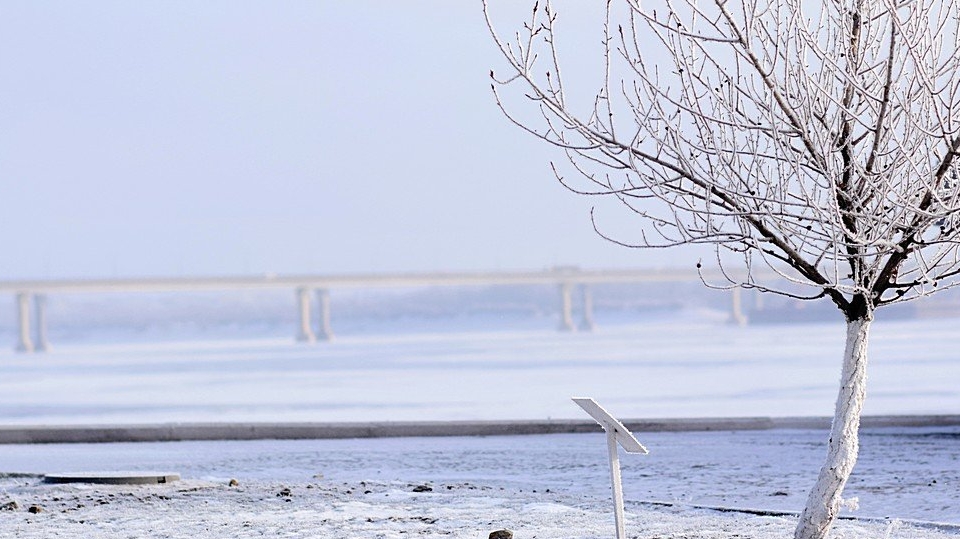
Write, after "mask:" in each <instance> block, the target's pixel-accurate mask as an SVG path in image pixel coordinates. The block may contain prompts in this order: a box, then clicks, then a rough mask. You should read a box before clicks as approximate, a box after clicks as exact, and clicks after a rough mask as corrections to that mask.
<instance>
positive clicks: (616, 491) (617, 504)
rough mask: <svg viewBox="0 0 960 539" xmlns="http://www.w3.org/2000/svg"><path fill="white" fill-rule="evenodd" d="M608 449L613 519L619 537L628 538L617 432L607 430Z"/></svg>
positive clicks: (620, 538) (618, 538) (619, 538)
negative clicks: (624, 515) (624, 516)
mask: <svg viewBox="0 0 960 539" xmlns="http://www.w3.org/2000/svg"><path fill="white" fill-rule="evenodd" d="M607 449H608V450H609V452H610V482H611V483H612V484H613V519H614V522H615V523H616V525H617V539H626V537H627V532H626V528H625V526H624V524H623V485H622V483H621V479H620V455H619V454H618V453H617V434H616V432H615V431H614V430H613V429H609V430H607Z"/></svg>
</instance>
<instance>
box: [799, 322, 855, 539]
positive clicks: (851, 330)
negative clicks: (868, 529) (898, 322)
mask: <svg viewBox="0 0 960 539" xmlns="http://www.w3.org/2000/svg"><path fill="white" fill-rule="evenodd" d="M872 321H873V315H872V313H869V314H868V315H867V316H864V317H862V318H857V319H854V320H848V321H847V344H846V347H845V349H844V352H843V369H842V371H841V375H840V391H839V393H838V394H837V405H836V409H835V410H834V414H833V426H832V427H831V428H830V441H829V444H828V447H827V460H826V462H824V464H823V467H822V468H820V475H819V477H818V478H817V483H816V484H815V485H814V487H813V489H811V490H810V494H809V496H808V497H807V505H806V507H805V508H804V509H803V513H801V514H800V522H799V523H798V524H797V529H796V533H795V534H794V538H795V539H820V538H823V537H826V535H827V532H829V531H830V526H831V525H832V524H833V521H834V519H836V517H837V513H838V512H839V511H840V503H841V501H842V500H841V495H842V493H843V487H844V486H845V485H846V484H847V480H848V479H849V478H850V474H851V472H853V466H854V465H855V464H856V463H857V453H858V451H859V448H860V442H859V434H858V433H859V429H860V412H861V411H862V410H863V400H864V397H865V396H866V385H867V340H868V337H869V332H870V324H871V322H872Z"/></svg>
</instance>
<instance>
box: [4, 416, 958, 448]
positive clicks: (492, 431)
mask: <svg viewBox="0 0 960 539" xmlns="http://www.w3.org/2000/svg"><path fill="white" fill-rule="evenodd" d="M830 421H831V420H830V418H827V417H778V418H773V417H734V418H671V419H630V420H625V421H623V423H624V425H626V427H627V428H628V429H630V430H631V431H634V432H637V433H643V432H695V431H741V430H747V431H749V430H754V431H756V430H776V429H804V430H820V429H828V428H829V427H830ZM861 425H862V427H863V428H865V429H874V428H886V427H931V428H936V427H956V426H960V415H922V416H920V415H903V416H892V415H885V416H867V417H864V418H863V420H862V422H861ZM599 430H600V427H599V426H598V425H597V424H596V423H594V422H593V421H591V420H542V421H538V420H527V421H393V422H391V421H383V422H339V423H336V422H335V423H268V422H258V423H163V424H144V425H32V426H20V425H8V426H0V444H40V443H113V442H175V441H217V440H271V439H274V440H309V439H342V438H399V437H430V436H517V435H531V434H566V433H582V432H598V431H599Z"/></svg>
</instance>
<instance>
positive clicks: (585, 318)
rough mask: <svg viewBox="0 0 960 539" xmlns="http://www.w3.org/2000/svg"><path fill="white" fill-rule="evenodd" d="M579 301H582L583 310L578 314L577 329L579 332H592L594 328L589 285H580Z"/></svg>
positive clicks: (591, 296)
mask: <svg viewBox="0 0 960 539" xmlns="http://www.w3.org/2000/svg"><path fill="white" fill-rule="evenodd" d="M580 299H581V300H582V301H583V304H582V307H583V309H582V312H581V313H580V315H581V318H580V328H579V329H580V330H581V331H593V328H594V327H595V324H594V323H593V291H591V290H590V285H586V284H582V285H580Z"/></svg>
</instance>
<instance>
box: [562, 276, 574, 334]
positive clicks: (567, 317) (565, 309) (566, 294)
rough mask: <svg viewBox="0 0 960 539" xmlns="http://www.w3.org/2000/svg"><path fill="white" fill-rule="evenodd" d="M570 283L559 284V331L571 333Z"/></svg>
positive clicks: (571, 303)
mask: <svg viewBox="0 0 960 539" xmlns="http://www.w3.org/2000/svg"><path fill="white" fill-rule="evenodd" d="M571 288H572V286H571V285H570V283H560V331H573V330H574V326H573V301H572V300H571V298H570V295H571V294H570V292H571Z"/></svg>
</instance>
